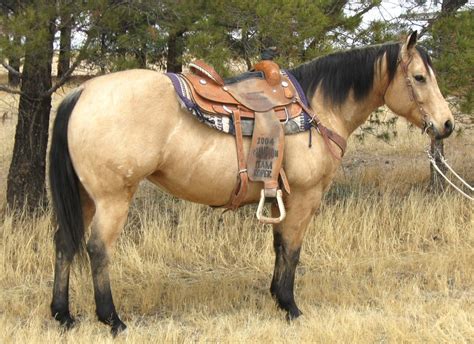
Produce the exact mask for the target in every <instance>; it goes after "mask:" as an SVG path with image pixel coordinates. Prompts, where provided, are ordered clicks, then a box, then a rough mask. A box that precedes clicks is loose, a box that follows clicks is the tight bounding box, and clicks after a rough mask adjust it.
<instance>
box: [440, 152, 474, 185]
mask: <svg viewBox="0 0 474 344" xmlns="http://www.w3.org/2000/svg"><path fill="white" fill-rule="evenodd" d="M441 162H442V163H443V164H444V165H445V166H446V167H447V168H448V169H449V170H450V171H451V173H452V174H454V175H455V176H456V177H457V178H458V179H459V180H460V181H461V182H462V183H463V184H464V185H465V186H466V187H468V188H469V189H470V190H471V191H474V187H472V186H471V185H469V184H468V183H467V182H466V181H465V180H464V179H462V178H461V177H460V176H459V175H458V174H457V173H456V172H455V171H454V170H453V168H452V167H451V166H449V165H448V162H447V161H446V160H445V159H444V156H442V155H441Z"/></svg>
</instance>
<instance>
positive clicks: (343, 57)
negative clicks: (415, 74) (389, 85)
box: [290, 43, 432, 105]
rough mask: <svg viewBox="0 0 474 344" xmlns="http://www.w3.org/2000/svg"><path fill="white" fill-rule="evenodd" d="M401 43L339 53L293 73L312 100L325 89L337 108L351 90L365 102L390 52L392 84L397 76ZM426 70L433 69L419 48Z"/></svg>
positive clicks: (388, 64)
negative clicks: (378, 67) (381, 62)
mask: <svg viewBox="0 0 474 344" xmlns="http://www.w3.org/2000/svg"><path fill="white" fill-rule="evenodd" d="M400 47H401V45H400V43H387V44H383V45H374V46H369V47H365V48H359V49H353V50H348V51H343V52H336V53H333V54H330V55H327V56H323V57H320V58H317V59H315V60H313V61H311V62H308V63H305V64H302V65H300V66H298V67H296V68H294V69H291V70H290V73H292V74H293V75H294V76H295V78H296V80H298V82H299V83H300V85H301V87H302V89H303V91H304V93H305V94H306V97H307V98H308V99H311V97H312V96H313V94H314V92H315V91H316V88H318V87H321V88H322V91H323V95H324V98H325V99H326V100H328V101H330V102H332V103H334V104H336V105H340V104H342V103H344V101H345V100H346V99H347V97H348V95H349V91H350V90H351V89H353V90H354V96H355V99H356V100H362V99H364V98H365V97H366V96H367V95H368V94H369V92H370V91H371V90H372V86H373V82H374V74H375V68H374V66H375V64H376V63H378V61H379V59H380V58H381V57H382V56H383V55H384V54H385V53H386V54H387V55H386V56H387V69H388V77H389V81H392V79H393V78H394V76H395V72H396V70H397V60H398V55H399V53H400ZM416 48H417V50H418V53H419V54H420V56H421V58H422V59H423V62H424V64H425V67H426V68H428V66H430V67H432V64H431V59H430V57H429V55H428V53H427V52H426V50H425V49H423V48H421V47H419V46H416Z"/></svg>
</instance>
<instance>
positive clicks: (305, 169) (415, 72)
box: [50, 32, 454, 335]
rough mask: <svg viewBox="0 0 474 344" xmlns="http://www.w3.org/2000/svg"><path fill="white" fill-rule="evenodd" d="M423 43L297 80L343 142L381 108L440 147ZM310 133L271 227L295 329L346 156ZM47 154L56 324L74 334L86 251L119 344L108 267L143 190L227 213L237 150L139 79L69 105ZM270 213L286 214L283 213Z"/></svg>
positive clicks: (101, 314)
mask: <svg viewBox="0 0 474 344" xmlns="http://www.w3.org/2000/svg"><path fill="white" fill-rule="evenodd" d="M416 41H417V34H416V32H413V33H411V34H410V35H409V36H408V37H407V39H406V40H403V41H402V42H400V43H386V44H383V45H376V46H369V47H365V48H360V49H354V50H350V51H346V52H336V53H333V54H331V55H328V56H325V57H321V58H318V59H315V60H313V61H311V62H309V63H306V64H303V65H300V66H298V67H296V68H294V69H292V70H289V71H288V72H289V73H290V74H292V75H293V76H294V78H295V79H296V80H297V81H298V83H299V84H300V85H301V88H302V90H303V91H304V93H305V94H306V96H307V98H308V99H309V105H310V107H311V108H312V111H314V113H317V114H318V116H319V121H320V122H321V123H322V124H323V125H324V127H325V128H330V130H332V131H333V132H335V133H337V134H338V135H339V136H341V137H343V138H344V139H345V140H347V138H348V137H349V136H350V134H351V133H352V132H353V131H354V130H355V129H356V128H357V127H358V126H360V125H361V124H362V123H364V121H365V120H366V119H367V118H368V116H369V115H370V113H371V112H372V111H374V110H375V109H377V108H378V107H379V106H382V105H384V104H386V105H387V106H388V107H389V108H390V109H391V110H392V111H393V112H394V113H396V114H397V115H399V116H401V117H404V118H406V119H407V120H408V121H409V122H411V123H413V124H415V125H416V126H418V127H420V128H422V129H424V130H423V132H425V133H427V134H428V135H430V136H431V137H432V138H438V139H440V138H445V137H447V136H449V135H450V134H451V132H452V131H453V129H454V118H453V116H452V113H451V111H450V110H449V108H448V105H447V103H446V101H445V100H444V98H443V96H442V95H441V92H440V90H439V88H438V85H437V81H436V77H435V74H434V71H433V68H432V64H431V60H430V58H429V56H428V54H427V52H426V51H425V50H424V49H422V48H420V47H418V46H416ZM310 130H312V131H313V133H312V145H311V147H309V145H308V135H306V134H303V133H300V134H295V135H288V136H285V151H284V161H285V163H284V168H285V172H286V177H287V179H288V180H289V181H290V183H291V193H289V194H288V193H285V195H284V204H285V206H286V217H285V219H284V220H283V221H281V223H278V224H274V225H273V233H274V250H275V255H276V259H275V270H274V274H273V279H272V282H271V288H270V291H271V294H272V295H273V297H274V298H275V300H276V303H277V304H278V306H279V307H280V308H281V309H283V310H285V311H286V312H287V317H288V318H289V319H294V318H297V317H298V316H299V315H300V314H301V312H300V310H299V309H298V307H297V305H296V303H295V299H294V293H293V287H294V280H295V269H296V266H297V263H298V259H299V255H300V248H301V244H302V241H303V237H304V235H305V231H306V227H307V226H308V223H309V221H310V219H311V217H312V216H313V214H314V213H315V211H316V210H317V208H318V207H319V205H320V202H321V198H322V196H323V193H324V192H325V191H326V190H327V189H328V188H329V186H330V184H331V181H332V179H333V178H334V175H335V173H336V170H337V168H338V167H339V165H340V159H339V157H338V156H335V155H334V154H330V151H331V150H332V151H333V152H338V153H337V154H338V155H342V154H341V151H340V150H339V146H338V145H336V144H335V143H334V142H332V141H327V140H326V141H325V140H324V138H323V135H321V132H319V131H318V130H316V129H315V128H312V129H310ZM249 146H250V139H249V138H244V139H243V147H244V150H245V152H248V150H249ZM50 154H51V156H50V182H51V191H52V198H53V204H54V209H55V214H56V219H57V223H58V227H57V230H56V233H55V250H56V261H55V274H54V286H53V299H52V303H51V312H52V315H53V317H54V318H55V319H56V320H58V321H59V322H60V324H62V325H64V326H65V327H67V328H69V327H71V326H72V325H73V324H74V318H73V317H72V316H71V314H70V312H69V304H68V303H69V296H68V294H69V272H70V266H71V263H72V260H73V257H74V256H75V254H76V253H78V252H79V251H81V248H82V247H85V248H86V249H87V253H88V255H89V258H90V264H91V270H92V278H93V285H94V295H95V302H96V313H97V316H98V319H99V320H100V321H101V322H103V323H105V324H108V325H109V326H110V327H111V330H112V333H113V334H114V335H115V334H117V333H119V332H120V331H122V330H124V329H125V328H126V325H125V324H124V323H123V322H122V321H121V320H120V318H119V316H118V314H117V311H116V308H115V305H114V302H113V298H112V292H111V288H110V279H109V269H108V266H109V259H110V255H111V252H112V248H113V246H114V243H115V241H116V239H117V237H118V235H119V234H120V232H121V230H122V227H123V226H124V223H125V221H126V219H127V214H128V209H129V206H130V202H131V200H132V197H133V195H134V193H135V191H136V190H137V187H138V184H139V183H140V181H141V180H143V179H145V178H146V179H148V180H150V181H151V182H153V183H155V184H157V185H159V186H160V187H161V188H163V189H165V190H166V191H167V192H169V193H170V194H172V195H174V196H176V197H179V198H182V199H185V200H189V201H192V202H197V203H201V204H206V205H211V206H221V205H223V204H226V202H228V201H229V197H230V195H231V194H232V193H233V192H234V191H235V181H236V175H237V174H238V172H239V171H238V166H237V164H236V161H237V153H236V147H235V139H234V137H233V136H232V135H228V134H224V133H222V132H219V131H217V130H213V129H211V128H209V127H208V126H206V125H203V124H202V123H199V122H197V121H196V120H195V119H194V118H193V117H192V116H191V115H190V114H189V111H188V110H187V109H185V108H183V107H182V106H181V104H180V102H179V101H178V98H177V96H176V92H175V89H174V87H173V85H172V83H171V81H170V78H168V77H167V76H165V75H164V74H161V73H158V72H155V71H148V70H130V71H124V72H117V73H112V74H109V75H106V76H100V77H97V78H94V79H91V80H89V81H87V82H86V83H84V84H83V85H82V86H80V87H78V88H77V89H76V90H74V91H72V93H70V94H69V95H67V96H66V97H65V99H64V100H63V101H62V103H61V105H60V107H59V109H58V113H57V117H56V120H55V123H54V128H53V138H52V146H51V153H50ZM260 191H261V187H259V186H258V185H257V183H255V182H250V183H249V186H248V190H247V192H246V194H245V197H244V198H243V199H242V204H251V203H256V202H257V201H258V200H259V199H260ZM272 213H275V214H278V208H277V207H276V206H275V205H273V207H272ZM89 231H90V233H89ZM86 234H88V235H86ZM86 236H88V240H87V244H86V243H85V237H86Z"/></svg>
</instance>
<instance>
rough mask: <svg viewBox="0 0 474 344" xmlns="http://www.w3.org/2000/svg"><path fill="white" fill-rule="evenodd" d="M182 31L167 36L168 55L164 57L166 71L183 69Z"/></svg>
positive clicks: (177, 71)
mask: <svg viewBox="0 0 474 344" xmlns="http://www.w3.org/2000/svg"><path fill="white" fill-rule="evenodd" d="M183 35H184V32H183V31H179V32H177V33H170V35H169V37H168V56H167V58H166V71H167V72H168V73H181V72H182V71H183V61H182V57H183V52H184V41H183Z"/></svg>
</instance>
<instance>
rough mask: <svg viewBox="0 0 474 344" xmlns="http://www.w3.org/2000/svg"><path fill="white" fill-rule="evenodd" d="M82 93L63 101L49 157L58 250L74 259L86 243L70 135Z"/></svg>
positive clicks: (77, 92)
mask: <svg viewBox="0 0 474 344" xmlns="http://www.w3.org/2000/svg"><path fill="white" fill-rule="evenodd" d="M81 93H82V90H77V91H75V92H74V93H72V94H70V95H68V96H67V97H66V98H65V99H64V100H63V101H62V102H61V104H60V105H59V108H58V113H57V116H56V120H55V121H54V127H53V138H52V142H51V152H50V160H49V161H50V162H49V180H50V184H51V196H52V198H53V206H54V212H55V214H56V221H57V225H58V229H57V232H56V234H55V243H56V250H60V251H61V252H62V253H63V254H65V255H66V256H68V257H70V258H71V259H72V257H74V255H75V254H76V253H77V252H78V251H80V249H81V248H82V247H84V223H83V222H84V220H83V218H82V206H81V198H80V194H79V187H80V184H79V183H80V182H79V179H78V177H77V174H76V172H75V171H74V167H73V165H72V162H71V156H70V155H69V149H68V137H67V130H68V123H69V118H70V117H71V113H72V110H73V109H74V106H75V105H76V103H77V101H78V99H79V97H80V96H81Z"/></svg>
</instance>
